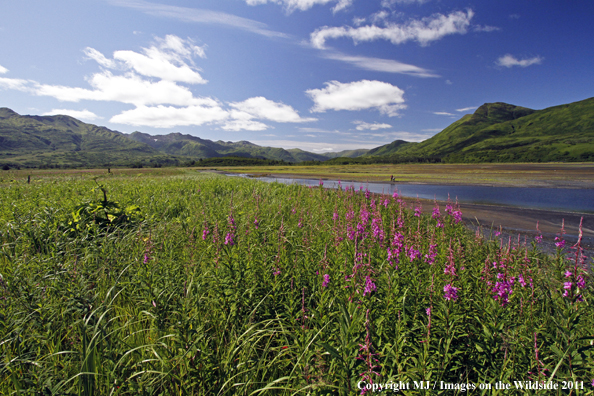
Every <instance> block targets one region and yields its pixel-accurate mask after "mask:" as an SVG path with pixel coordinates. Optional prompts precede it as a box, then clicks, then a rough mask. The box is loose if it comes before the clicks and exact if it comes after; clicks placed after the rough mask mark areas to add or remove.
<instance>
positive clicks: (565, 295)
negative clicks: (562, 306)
mask: <svg viewBox="0 0 594 396" xmlns="http://www.w3.org/2000/svg"><path fill="white" fill-rule="evenodd" d="M572 286H573V282H565V283H563V288H564V289H565V293H563V297H569V292H570V291H571V287H572Z"/></svg>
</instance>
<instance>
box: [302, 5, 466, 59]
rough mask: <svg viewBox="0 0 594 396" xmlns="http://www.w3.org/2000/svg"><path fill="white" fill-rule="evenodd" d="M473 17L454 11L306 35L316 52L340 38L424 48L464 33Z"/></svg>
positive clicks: (325, 29) (321, 30)
mask: <svg viewBox="0 0 594 396" xmlns="http://www.w3.org/2000/svg"><path fill="white" fill-rule="evenodd" d="M473 16H474V12H473V11H472V10H470V9H469V10H467V11H466V12H462V11H456V12H453V13H451V14H449V15H443V14H434V15H432V16H431V17H427V18H423V19H414V20H411V21H409V22H407V23H406V24H396V23H389V22H388V23H386V25H385V27H379V26H375V25H366V26H360V27H356V28H353V27H350V26H342V27H328V26H324V27H322V28H320V29H317V30H316V31H314V32H313V33H312V34H311V35H310V41H311V44H312V45H313V46H314V47H316V48H319V49H323V48H325V44H326V41H327V40H329V39H337V38H341V37H347V38H351V39H352V40H353V42H354V43H355V44H357V43H360V42H363V41H374V40H379V39H382V40H388V41H390V42H391V43H392V44H394V45H397V44H402V43H405V42H407V41H411V40H413V41H417V42H418V43H419V44H420V45H422V46H425V45H428V44H429V43H430V42H432V41H436V40H439V39H441V38H443V37H444V36H447V35H450V34H465V33H466V32H467V29H468V27H469V26H470V20H471V19H472V17H473Z"/></svg>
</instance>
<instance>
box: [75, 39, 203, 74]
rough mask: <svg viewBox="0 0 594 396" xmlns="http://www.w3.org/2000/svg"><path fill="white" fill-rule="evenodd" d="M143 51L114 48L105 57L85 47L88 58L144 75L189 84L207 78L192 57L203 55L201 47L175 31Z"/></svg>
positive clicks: (107, 66)
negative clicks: (108, 56)
mask: <svg viewBox="0 0 594 396" xmlns="http://www.w3.org/2000/svg"><path fill="white" fill-rule="evenodd" d="M142 52H143V53H138V52H134V51H127V50H124V51H115V52H114V53H113V58H114V59H108V58H106V57H105V56H104V55H103V54H102V53H101V52H99V51H97V50H96V49H94V48H90V47H87V48H85V50H84V53H85V55H86V56H87V58H89V59H92V60H94V61H96V62H97V63H99V64H100V65H101V66H103V67H106V68H110V69H114V68H116V67H118V66H121V68H122V69H127V70H131V71H135V72H136V73H138V74H141V75H143V76H147V77H156V78H160V79H162V80H167V81H179V82H185V83H188V84H205V83H206V82H207V81H206V80H205V79H203V78H202V76H200V74H199V73H198V71H197V70H198V69H197V68H196V67H195V66H194V62H193V59H192V58H193V57H194V56H199V57H201V58H205V57H206V54H205V52H204V47H200V46H197V45H194V43H193V42H192V41H191V40H190V39H188V40H184V39H181V38H179V37H177V36H174V35H167V36H165V38H164V39H162V38H158V37H157V38H156V45H152V46H151V47H150V48H143V49H142Z"/></svg>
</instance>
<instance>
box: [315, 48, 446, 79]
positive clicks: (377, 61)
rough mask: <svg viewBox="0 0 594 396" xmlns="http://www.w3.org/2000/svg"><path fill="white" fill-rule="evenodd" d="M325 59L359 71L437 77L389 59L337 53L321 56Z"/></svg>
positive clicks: (426, 71) (428, 71)
mask: <svg viewBox="0 0 594 396" xmlns="http://www.w3.org/2000/svg"><path fill="white" fill-rule="evenodd" d="M323 56H324V57H325V58H327V59H334V60H338V61H342V62H346V63H350V64H351V65H353V66H355V67H358V68H360V69H365V70H372V71H380V72H386V73H399V74H408V75H410V76H415V77H439V76H438V75H437V74H434V73H433V72H431V70H427V69H423V68H421V67H418V66H414V65H409V64H406V63H401V62H398V61H395V60H391V59H381V58H370V57H365V56H350V55H344V54H341V53H338V52H332V53H328V54H324V55H323Z"/></svg>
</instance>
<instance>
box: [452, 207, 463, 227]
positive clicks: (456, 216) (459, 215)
mask: <svg viewBox="0 0 594 396" xmlns="http://www.w3.org/2000/svg"><path fill="white" fill-rule="evenodd" d="M452 216H453V217H454V222H455V223H456V224H458V223H459V222H461V221H462V211H460V210H455V211H454V212H453V213H452Z"/></svg>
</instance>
